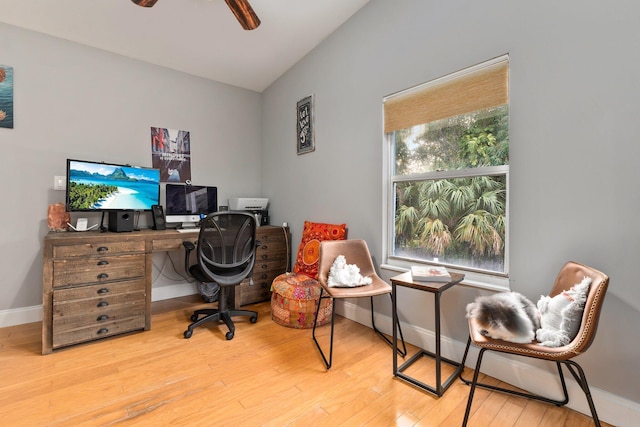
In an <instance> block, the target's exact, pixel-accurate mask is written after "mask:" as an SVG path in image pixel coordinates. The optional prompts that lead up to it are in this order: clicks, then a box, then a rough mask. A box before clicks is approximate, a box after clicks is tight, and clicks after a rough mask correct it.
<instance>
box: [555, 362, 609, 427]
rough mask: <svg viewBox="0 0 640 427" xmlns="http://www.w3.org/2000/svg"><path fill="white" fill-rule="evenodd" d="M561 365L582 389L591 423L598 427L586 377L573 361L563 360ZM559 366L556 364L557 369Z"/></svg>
mask: <svg viewBox="0 0 640 427" xmlns="http://www.w3.org/2000/svg"><path fill="white" fill-rule="evenodd" d="M562 363H563V364H564V365H565V366H566V367H567V369H568V370H569V372H571V375H573V378H575V380H576V381H577V383H578V384H579V385H580V388H581V389H582V391H583V392H584V395H585V397H586V398H587V403H589V409H590V410H591V417H592V418H593V422H594V423H595V425H596V426H598V427H600V419H599V418H598V413H597V412H596V406H595V405H594V404H593V398H592V397H591V390H589V385H588V384H587V377H586V376H585V374H584V370H583V369H582V367H581V366H580V365H578V364H577V363H576V362H574V361H573V360H565V361H563V362H562ZM559 366H560V365H559V364H558V367H559ZM574 368H575V369H577V371H578V372H577V373H576V371H575V370H574Z"/></svg>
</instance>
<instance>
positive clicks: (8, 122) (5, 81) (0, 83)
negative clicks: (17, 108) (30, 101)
mask: <svg viewBox="0 0 640 427" xmlns="http://www.w3.org/2000/svg"><path fill="white" fill-rule="evenodd" d="M0 128H10V129H13V67H8V66H6V65H0Z"/></svg>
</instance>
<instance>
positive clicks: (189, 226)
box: [178, 222, 198, 230]
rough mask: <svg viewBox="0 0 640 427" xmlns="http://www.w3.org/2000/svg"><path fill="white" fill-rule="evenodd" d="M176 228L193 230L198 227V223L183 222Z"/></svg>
mask: <svg viewBox="0 0 640 427" xmlns="http://www.w3.org/2000/svg"><path fill="white" fill-rule="evenodd" d="M178 228H182V229H186V230H195V229H197V228H198V224H197V223H196V222H183V223H182V224H180V227H178Z"/></svg>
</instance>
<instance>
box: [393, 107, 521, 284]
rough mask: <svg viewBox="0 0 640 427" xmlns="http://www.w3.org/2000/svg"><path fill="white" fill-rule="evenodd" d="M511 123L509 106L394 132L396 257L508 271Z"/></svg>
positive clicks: (501, 271) (498, 271) (500, 271)
mask: <svg viewBox="0 0 640 427" xmlns="http://www.w3.org/2000/svg"><path fill="white" fill-rule="evenodd" d="M508 120H509V114H508V106H506V105H503V106H499V107H494V108H491V109H487V110H482V111H477V112H474V113H470V114H464V115H460V116H456V117H452V118H448V119H444V120H440V121H438V122H433V123H428V124H425V125H420V126H415V127H413V128H410V129H403V130H400V131H396V132H393V133H391V134H389V136H390V137H391V138H392V141H393V143H394V144H393V145H394V147H395V160H396V162H395V174H394V177H393V182H394V190H395V198H396V204H395V233H394V234H395V236H394V255H395V256H400V257H404V258H409V259H414V260H428V261H431V260H433V259H435V258H437V259H438V261H439V262H441V263H445V264H448V265H454V266H461V267H468V268H475V269H480V270H487V271H491V272H497V273H503V272H504V249H505V235H506V203H507V200H506V197H507V192H506V189H507V181H506V179H507V175H506V173H507V172H506V171H507V169H508V168H506V167H504V166H506V165H508V164H509V132H508ZM501 166H502V167H503V168H500V167H501ZM496 167H497V168H496ZM443 175H444V177H443Z"/></svg>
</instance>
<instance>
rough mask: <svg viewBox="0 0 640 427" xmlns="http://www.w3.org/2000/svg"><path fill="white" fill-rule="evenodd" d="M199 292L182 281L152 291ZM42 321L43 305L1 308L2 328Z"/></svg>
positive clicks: (160, 295)
mask: <svg viewBox="0 0 640 427" xmlns="http://www.w3.org/2000/svg"><path fill="white" fill-rule="evenodd" d="M196 293H198V292H197V290H196V288H195V285H193V284H190V283H180V284H177V285H168V286H159V287H154V288H153V290H152V292H151V300H152V301H162V300H165V299H170V298H177V297H184V296H187V295H193V294H196ZM41 321H42V305H34V306H31V307H22V308H15V309H9V310H0V328H5V327H7V326H15V325H22V324H24V323H33V322H41Z"/></svg>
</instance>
